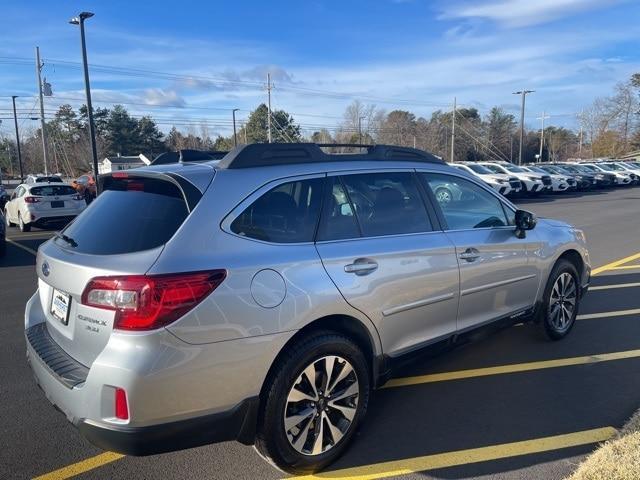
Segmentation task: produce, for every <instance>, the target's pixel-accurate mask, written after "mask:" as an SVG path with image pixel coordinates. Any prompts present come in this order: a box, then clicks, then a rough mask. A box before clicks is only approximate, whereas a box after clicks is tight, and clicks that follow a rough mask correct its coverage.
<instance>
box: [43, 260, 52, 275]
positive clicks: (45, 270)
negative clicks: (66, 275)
mask: <svg viewBox="0 0 640 480" xmlns="http://www.w3.org/2000/svg"><path fill="white" fill-rule="evenodd" d="M49 272H50V270H49V264H48V263H47V262H44V263H43V264H42V274H43V275H44V276H45V277H48V276H49Z"/></svg>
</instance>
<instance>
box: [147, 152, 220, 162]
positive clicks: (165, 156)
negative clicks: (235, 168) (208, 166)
mask: <svg viewBox="0 0 640 480" xmlns="http://www.w3.org/2000/svg"><path fill="white" fill-rule="evenodd" d="M227 153H229V152H226V151H220V150H210V151H207V150H178V151H177V152H164V153H161V154H160V155H158V156H157V157H156V158H154V159H153V162H151V165H166V164H168V163H185V162H210V161H211V160H220V159H221V158H223V157H224V156H225V155H226V154H227Z"/></svg>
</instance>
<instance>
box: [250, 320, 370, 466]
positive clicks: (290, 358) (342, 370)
mask: <svg viewBox="0 0 640 480" xmlns="http://www.w3.org/2000/svg"><path fill="white" fill-rule="evenodd" d="M369 379H370V373H369V366H368V363H367V361H366V358H365V356H364V354H363V353H362V351H361V350H360V348H359V347H358V346H357V345H356V344H355V343H353V342H352V341H351V340H350V339H349V338H347V337H345V336H343V335H340V334H337V333H331V332H325V333H322V334H317V335H314V336H313V337H309V338H307V339H305V340H303V341H302V342H300V343H299V344H297V345H295V346H293V347H292V348H291V349H290V350H289V351H288V352H286V353H285V354H284V357H283V358H282V360H281V361H280V364H279V365H278V366H277V369H276V374H275V376H274V377H272V378H271V379H270V380H268V381H270V383H271V386H270V388H269V390H268V391H267V392H266V397H265V398H264V400H263V410H262V412H261V418H260V421H259V425H258V434H257V436H256V449H257V450H258V452H259V453H260V454H261V455H262V456H263V457H265V458H266V459H267V460H268V461H269V462H271V463H272V464H274V465H275V466H276V467H278V468H280V469H281V470H283V471H285V472H288V473H293V474H302V473H312V472H316V471H318V470H321V469H323V468H324V467H326V466H327V465H329V464H331V463H332V462H334V461H335V460H336V459H337V458H338V457H339V456H340V455H342V454H343V453H344V451H345V450H346V449H347V447H348V444H349V442H350V440H351V438H352V437H353V434H354V432H355V431H356V429H357V427H358V424H359V423H360V422H361V421H362V419H363V418H364V415H365V413H366V410H367V404H368V401H369V390H370V380H369Z"/></svg>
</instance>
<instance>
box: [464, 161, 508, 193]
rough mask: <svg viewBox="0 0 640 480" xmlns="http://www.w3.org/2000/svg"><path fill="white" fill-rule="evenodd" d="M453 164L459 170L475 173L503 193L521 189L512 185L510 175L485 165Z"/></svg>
mask: <svg viewBox="0 0 640 480" xmlns="http://www.w3.org/2000/svg"><path fill="white" fill-rule="evenodd" d="M451 166H452V167H454V168H457V169H458V170H464V171H465V172H467V173H470V174H471V175H475V176H476V177H478V178H480V179H481V180H482V181H483V182H484V183H486V184H487V185H489V186H490V187H491V188H493V189H494V190H495V191H496V192H498V193H499V194H501V195H504V196H507V195H509V194H510V193H511V192H514V191H520V188H515V187H512V186H511V184H510V182H509V177H507V176H506V175H500V174H497V173H493V172H492V171H491V170H489V169H487V168H486V167H483V166H482V165H467V164H463V163H452V164H451ZM518 183H519V182H518Z"/></svg>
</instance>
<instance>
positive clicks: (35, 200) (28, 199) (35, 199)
mask: <svg viewBox="0 0 640 480" xmlns="http://www.w3.org/2000/svg"><path fill="white" fill-rule="evenodd" d="M24 201H25V203H38V202H40V198H38V197H24Z"/></svg>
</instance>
